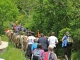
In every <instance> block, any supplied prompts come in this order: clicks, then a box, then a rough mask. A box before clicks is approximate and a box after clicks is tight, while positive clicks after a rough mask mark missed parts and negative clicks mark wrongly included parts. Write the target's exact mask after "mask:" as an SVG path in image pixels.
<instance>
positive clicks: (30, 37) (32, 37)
mask: <svg viewBox="0 0 80 60" xmlns="http://www.w3.org/2000/svg"><path fill="white" fill-rule="evenodd" d="M34 39H36V38H35V37H34V36H29V37H28V44H33V43H34Z"/></svg>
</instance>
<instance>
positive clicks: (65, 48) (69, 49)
mask: <svg viewBox="0 0 80 60" xmlns="http://www.w3.org/2000/svg"><path fill="white" fill-rule="evenodd" d="M63 49H64V55H67V57H68V60H71V46H67V47H66V46H65V47H63Z"/></svg>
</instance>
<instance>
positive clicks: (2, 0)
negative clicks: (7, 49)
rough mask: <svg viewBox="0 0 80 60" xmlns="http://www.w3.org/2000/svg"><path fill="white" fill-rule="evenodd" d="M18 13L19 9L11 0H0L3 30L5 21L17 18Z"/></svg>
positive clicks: (0, 18)
mask: <svg viewBox="0 0 80 60" xmlns="http://www.w3.org/2000/svg"><path fill="white" fill-rule="evenodd" d="M18 14H19V12H18V9H17V7H16V5H15V4H14V3H13V2H11V0H0V21H1V22H0V28H2V29H1V31H2V32H3V30H4V27H3V26H4V22H6V21H14V20H16V18H17V15H18Z"/></svg>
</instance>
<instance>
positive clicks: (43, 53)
mask: <svg viewBox="0 0 80 60" xmlns="http://www.w3.org/2000/svg"><path fill="white" fill-rule="evenodd" d="M69 37H70V36H69V32H66V34H65V36H64V37H63V38H62V47H63V49H64V55H65V59H66V60H71V58H70V57H71V46H72V44H70V45H68V40H69V39H68V38H69ZM27 40H28V49H27V51H26V56H28V57H29V59H30V60H57V55H56V44H58V43H59V41H58V38H57V37H56V36H55V33H54V32H52V33H51V36H49V37H45V35H44V34H43V33H41V34H40V37H39V38H38V39H36V38H35V37H34V33H33V32H32V33H31V36H29V37H28V39H27Z"/></svg>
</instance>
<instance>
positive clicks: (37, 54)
mask: <svg viewBox="0 0 80 60" xmlns="http://www.w3.org/2000/svg"><path fill="white" fill-rule="evenodd" d="M32 60H40V50H37V49H36V50H34V52H33V58H32Z"/></svg>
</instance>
